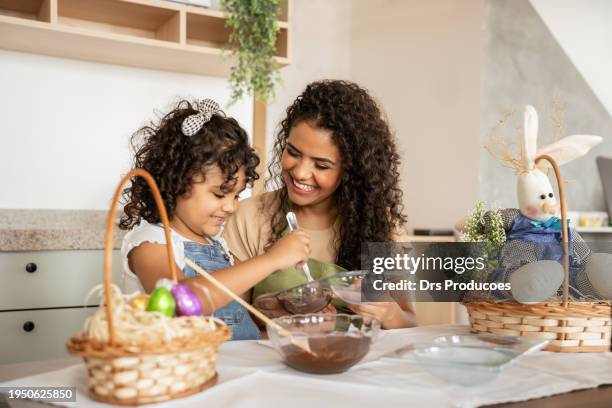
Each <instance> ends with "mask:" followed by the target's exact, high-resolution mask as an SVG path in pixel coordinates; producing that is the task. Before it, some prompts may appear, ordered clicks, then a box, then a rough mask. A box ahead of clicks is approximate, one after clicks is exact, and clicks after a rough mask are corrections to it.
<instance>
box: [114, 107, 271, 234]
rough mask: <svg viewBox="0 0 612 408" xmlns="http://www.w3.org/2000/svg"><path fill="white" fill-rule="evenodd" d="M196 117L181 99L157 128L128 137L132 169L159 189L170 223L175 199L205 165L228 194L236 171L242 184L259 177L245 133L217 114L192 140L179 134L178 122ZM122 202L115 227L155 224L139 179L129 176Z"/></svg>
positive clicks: (150, 197) (152, 208)
mask: <svg viewBox="0 0 612 408" xmlns="http://www.w3.org/2000/svg"><path fill="white" fill-rule="evenodd" d="M196 113H198V110H196V109H195V105H193V104H191V103H190V102H188V101H185V100H182V101H180V102H179V103H178V104H177V106H176V107H175V108H174V109H173V110H172V111H171V112H170V113H168V114H167V115H165V116H164V117H163V118H162V119H161V120H160V122H159V124H155V123H151V124H150V125H148V126H144V127H142V128H141V129H139V130H138V131H137V132H136V133H134V134H133V135H132V138H131V145H132V149H133V150H134V168H142V169H144V170H147V171H148V172H149V173H151V175H152V176H153V178H154V179H155V181H156V182H157V185H158V187H159V189H160V192H161V195H162V198H163V200H164V204H165V205H166V210H167V212H168V217H169V218H170V219H172V217H173V215H174V211H175V209H176V203H177V198H179V197H181V196H182V195H183V194H185V193H187V192H188V191H189V189H190V187H191V185H192V184H193V182H194V178H195V177H198V176H201V177H205V173H206V171H207V170H208V169H209V168H210V167H211V166H215V165H216V166H218V167H219V168H220V169H221V171H222V172H223V175H224V177H225V181H224V183H223V184H222V185H221V190H222V191H230V190H231V189H232V188H233V187H234V185H235V183H236V181H237V178H236V173H237V172H238V170H239V169H240V168H241V167H243V166H244V168H245V174H246V182H247V185H249V184H252V183H253V181H255V180H257V179H258V178H259V175H258V174H257V172H256V171H255V169H256V167H257V166H258V164H259V157H258V156H257V154H256V153H255V150H253V148H251V147H250V145H249V139H248V136H247V133H246V132H245V130H244V129H242V127H241V126H240V125H239V124H238V122H237V121H236V120H235V119H233V118H230V117H227V116H225V114H224V113H223V112H221V111H219V112H217V113H215V114H214V115H212V117H211V119H210V120H209V121H208V122H206V123H205V124H204V126H202V129H201V130H200V131H199V132H198V133H196V134H195V135H193V136H185V135H184V134H183V132H182V130H181V125H182V123H183V120H184V119H185V118H186V117H188V116H190V115H193V114H196ZM123 198H124V201H125V202H126V204H125V207H124V215H123V216H122V217H121V221H120V223H119V227H120V228H121V229H131V228H133V227H134V226H135V225H138V224H140V220H141V219H145V220H146V221H148V222H150V223H158V222H160V216H159V212H158V210H157V206H156V205H155V201H154V199H153V194H152V193H151V190H150V189H149V187H148V186H147V184H146V182H145V180H144V179H142V178H139V177H137V178H134V179H133V180H132V184H131V186H130V187H128V188H126V189H125V190H124V191H123Z"/></svg>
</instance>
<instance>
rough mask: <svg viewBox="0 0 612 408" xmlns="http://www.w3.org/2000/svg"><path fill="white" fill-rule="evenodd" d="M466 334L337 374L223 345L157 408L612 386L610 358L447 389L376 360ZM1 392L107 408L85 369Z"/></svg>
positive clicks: (377, 348) (411, 332)
mask: <svg viewBox="0 0 612 408" xmlns="http://www.w3.org/2000/svg"><path fill="white" fill-rule="evenodd" d="M465 332H467V327H466V326H428V327H419V328H413V329H401V330H390V331H384V332H381V336H380V339H379V340H378V341H377V342H376V344H375V345H374V346H373V348H372V350H371V351H370V353H369V354H368V356H366V358H365V359H364V360H363V361H362V362H361V363H360V364H358V365H356V366H354V367H353V368H352V369H350V370H349V371H348V372H345V373H343V374H337V375H310V374H304V373H300V372H297V371H294V370H292V369H290V368H288V367H286V366H284V365H283V364H282V363H281V362H280V358H279V356H278V355H277V354H276V352H275V351H274V350H273V349H271V348H270V347H267V346H265V345H262V344H260V343H258V342H256V341H241V342H228V343H225V344H223V345H222V346H221V348H220V352H219V358H218V373H219V383H218V384H217V385H216V386H214V387H212V388H210V389H208V390H206V391H204V392H201V393H199V394H196V395H193V396H190V397H187V398H183V399H180V400H174V401H170V402H166V403H161V404H156V405H155V406H156V407H160V408H162V407H194V406H206V407H265V408H269V407H277V406H285V405H286V406H289V407H291V408H300V407H308V408H312V407H317V408H322V407H343V406H350V407H351V408H357V407H372V406H381V407H383V406H385V407H386V406H400V404H401V406H410V407H430V406H436V407H476V406H480V405H486V404H495V403H502V402H512V401H521V400H526V399H531V398H539V397H544V396H549V395H554V394H559V393H564V392H569V391H572V390H578V389H584V388H594V387H597V386H599V385H601V384H612V353H589V354H584V353H583V354H574V353H550V352H538V353H534V354H532V355H527V356H524V357H523V358H522V359H520V360H518V361H517V362H516V363H515V364H513V365H512V366H510V367H508V368H507V369H506V370H504V371H503V372H502V373H501V374H500V375H499V376H498V377H497V378H496V379H495V380H494V381H492V382H490V383H487V384H483V385H481V386H477V387H462V386H458V385H452V384H448V383H445V382H443V381H441V380H438V379H437V378H435V377H432V376H431V375H430V374H429V373H427V372H426V371H424V370H423V369H421V368H420V367H419V366H418V365H417V364H416V363H415V361H414V360H413V358H412V356H411V354H410V353H408V354H406V355H404V356H402V357H383V358H379V357H380V356H381V355H383V354H385V353H387V352H389V351H391V350H394V349H396V348H398V347H400V346H402V345H406V344H408V343H412V342H418V341H423V340H426V339H429V338H432V337H434V336H437V335H441V334H451V333H465ZM0 386H4V387H11V386H76V387H77V403H73V404H72V405H71V406H79V407H108V405H106V404H100V403H97V402H94V401H92V400H91V399H89V397H88V395H87V373H86V371H85V366H84V365H82V364H79V365H74V366H70V367H67V368H65V369H62V370H58V371H53V372H49V373H44V374H40V375H36V376H32V377H27V378H22V379H18V380H14V381H10V382H5V383H2V384H0Z"/></svg>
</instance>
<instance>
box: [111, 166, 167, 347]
mask: <svg viewBox="0 0 612 408" xmlns="http://www.w3.org/2000/svg"><path fill="white" fill-rule="evenodd" d="M135 177H142V178H144V179H145V181H146V182H147V184H148V185H149V188H150V189H151V192H152V193H153V198H154V199H155V204H156V205H157V209H158V210H159V217H160V218H161V221H162V223H163V224H164V234H165V236H166V248H167V249H168V252H167V254H168V267H169V268H170V271H171V273H172V279H173V280H174V281H175V282H176V281H177V272H176V264H175V262H174V251H173V249H172V240H171V236H170V223H169V222H168V213H167V212H166V207H165V206H164V202H163V200H162V197H161V193H160V192H159V188H158V187H157V183H156V182H155V179H154V178H153V176H151V174H149V172H147V171H146V170H144V169H140V168H137V169H133V170H132V171H130V172H129V173H128V174H127V175H126V176H125V177H123V179H121V182H120V183H119V185H118V186H117V189H116V190H115V195H113V199H112V201H111V207H110V210H109V211H108V217H107V219H106V229H105V232H104V300H105V302H106V318H107V320H108V333H109V343H110V344H111V345H114V344H115V328H114V326H113V303H112V293H111V285H112V277H113V274H112V259H113V229H114V227H115V213H116V212H117V209H116V207H117V202H118V201H119V198H120V196H121V193H122V191H123V187H124V186H125V184H126V183H127V182H128V181H130V180H131V179H133V178H135Z"/></svg>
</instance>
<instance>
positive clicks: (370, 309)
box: [348, 302, 404, 329]
mask: <svg viewBox="0 0 612 408" xmlns="http://www.w3.org/2000/svg"><path fill="white" fill-rule="evenodd" d="M348 307H349V308H350V309H351V310H352V311H353V312H355V313H357V314H359V315H362V316H367V317H371V318H373V319H377V320H379V321H380V324H381V326H382V327H383V328H385V329H391V328H395V326H396V324H395V322H397V321H398V320H400V319H402V314H403V313H404V311H403V310H402V308H401V307H400V306H399V305H398V304H397V303H395V302H372V303H361V304H350V305H348Z"/></svg>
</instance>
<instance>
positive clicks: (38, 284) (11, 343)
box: [0, 250, 121, 364]
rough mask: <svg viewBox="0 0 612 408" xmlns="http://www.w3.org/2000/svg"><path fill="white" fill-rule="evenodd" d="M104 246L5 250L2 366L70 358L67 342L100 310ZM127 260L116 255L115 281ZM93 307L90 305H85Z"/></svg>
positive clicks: (0, 266)
mask: <svg viewBox="0 0 612 408" xmlns="http://www.w3.org/2000/svg"><path fill="white" fill-rule="evenodd" d="M103 254H104V252H103V251H102V250H81V251H76V250H74V251H32V252H0V282H1V284H0V333H1V334H0V364H9V363H16V362H21V361H30V360H44V359H51V358H61V357H66V356H68V354H67V352H66V347H65V343H66V341H67V340H68V338H69V337H70V336H71V335H73V334H75V333H76V332H77V331H79V330H80V329H81V328H82V326H83V322H84V321H85V318H86V317H87V316H89V315H90V314H92V313H94V312H95V310H96V309H97V305H98V304H99V298H98V297H96V296H92V297H90V298H89V299H88V300H87V302H85V300H86V297H87V294H88V293H89V292H90V291H91V289H92V288H93V287H95V286H96V285H99V284H101V283H102V281H103V275H102V269H103ZM120 277H121V259H120V255H119V251H114V253H113V282H114V283H115V284H120V282H121V280H120ZM84 306H89V307H84Z"/></svg>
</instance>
